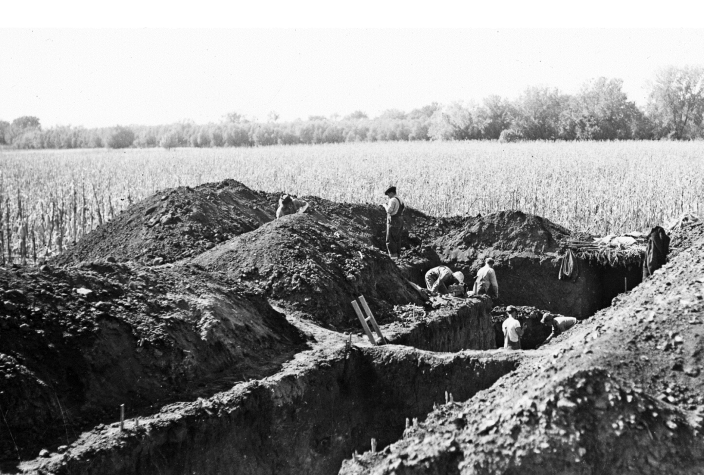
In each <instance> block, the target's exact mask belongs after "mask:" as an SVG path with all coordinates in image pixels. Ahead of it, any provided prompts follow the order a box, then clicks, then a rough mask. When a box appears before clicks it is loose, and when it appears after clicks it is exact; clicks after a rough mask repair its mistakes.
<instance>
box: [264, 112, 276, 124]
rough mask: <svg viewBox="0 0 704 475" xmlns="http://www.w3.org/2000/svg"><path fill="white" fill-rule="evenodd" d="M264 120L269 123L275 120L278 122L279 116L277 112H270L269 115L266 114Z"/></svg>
mask: <svg viewBox="0 0 704 475" xmlns="http://www.w3.org/2000/svg"><path fill="white" fill-rule="evenodd" d="M266 118H267V120H268V121H269V122H276V121H277V120H279V114H278V112H275V111H271V112H269V114H267V116H266Z"/></svg>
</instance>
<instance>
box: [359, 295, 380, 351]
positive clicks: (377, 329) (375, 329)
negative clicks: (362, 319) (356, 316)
mask: <svg viewBox="0 0 704 475" xmlns="http://www.w3.org/2000/svg"><path fill="white" fill-rule="evenodd" d="M357 300H359V302H360V303H361V304H362V308H364V311H365V312H367V315H369V318H371V320H372V326H373V327H374V331H375V332H376V334H377V335H379V340H380V341H381V342H382V343H386V338H384V335H382V333H381V328H379V325H377V323H376V318H374V314H373V313H372V311H371V309H370V308H369V305H367V299H365V298H364V295H360V296H359V298H358V299H357Z"/></svg>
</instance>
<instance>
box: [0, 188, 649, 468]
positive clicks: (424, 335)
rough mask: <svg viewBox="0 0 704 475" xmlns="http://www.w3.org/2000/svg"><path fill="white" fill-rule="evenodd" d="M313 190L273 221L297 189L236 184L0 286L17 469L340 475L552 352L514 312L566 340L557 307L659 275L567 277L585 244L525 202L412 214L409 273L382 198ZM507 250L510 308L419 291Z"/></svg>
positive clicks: (206, 191) (584, 267)
mask: <svg viewBox="0 0 704 475" xmlns="http://www.w3.org/2000/svg"><path fill="white" fill-rule="evenodd" d="M307 199H309V201H310V202H311V203H313V204H314V207H313V212H312V213H311V214H310V215H293V216H286V217H284V218H283V219H281V220H276V221H273V212H272V209H273V206H274V204H275V200H276V195H273V194H266V193H260V192H254V191H251V190H249V189H247V188H246V187H244V185H242V184H240V183H238V182H235V181H233V180H226V181H224V182H221V183H218V184H208V185H202V186H200V187H197V188H193V189H190V188H189V189H185V188H184V189H174V190H167V191H165V192H161V193H157V194H156V195H155V196H154V197H152V198H150V199H148V200H145V202H143V203H139V204H136V205H135V206H134V207H133V208H132V209H130V210H127V211H126V212H124V213H122V214H121V215H120V216H119V217H118V218H117V219H116V220H115V222H114V223H113V224H111V223H108V224H106V225H105V226H103V227H101V228H98V230H96V232H95V235H93V234H91V235H90V236H88V239H86V240H84V241H82V242H80V243H78V245H77V246H76V247H75V248H73V249H69V251H68V252H67V253H66V255H65V256H62V257H60V258H59V259H57V260H56V261H55V262H53V263H51V265H50V266H49V267H48V268H47V269H44V270H41V271H39V270H34V271H24V270H8V271H7V272H6V273H5V274H2V275H0V277H2V279H3V280H2V285H3V289H4V291H5V297H6V299H7V300H6V301H5V304H4V306H5V311H6V312H5V313H6V314H7V315H6V318H5V319H2V320H0V328H2V329H3V330H7V329H9V331H10V332H11V334H12V335H13V338H14V339H15V340H14V342H13V343H12V344H11V345H8V343H7V341H8V340H7V338H0V356H2V357H3V360H2V363H3V364H2V365H0V370H2V371H3V372H4V373H5V374H7V375H10V378H9V379H8V381H11V382H12V383H13V385H11V386H10V389H9V391H4V392H0V403H2V406H3V409H4V410H5V412H6V413H9V414H12V417H14V419H12V420H11V422H10V423H9V424H7V423H6V426H7V428H15V429H16V430H15V431H14V433H12V434H11V433H10V431H9V430H8V431H5V432H3V431H0V442H1V443H2V447H3V450H2V451H0V456H1V457H2V460H3V466H2V467H3V470H4V471H7V472H9V473H14V472H24V473H57V474H63V473H66V474H68V473H71V474H113V473H114V474H136V473H145V474H147V473H169V474H181V473H247V474H248V473H252V474H255V473H256V474H265V473H266V474H268V473H314V474H332V473H337V471H338V470H339V469H340V466H341V464H342V463H343V460H345V459H348V458H349V457H350V456H351V454H352V453H353V452H355V451H359V452H364V451H366V450H369V448H370V441H371V439H372V438H374V439H376V441H377V448H378V449H379V450H381V449H383V448H385V447H387V446H389V445H390V444H393V443H394V442H396V441H398V440H400V439H402V437H403V436H404V433H410V432H413V431H410V432H409V431H405V432H404V430H405V429H406V419H409V420H411V421H412V420H413V419H414V418H418V419H419V420H420V421H421V423H422V420H423V418H424V417H425V416H426V415H427V414H428V413H431V412H432V411H433V409H434V407H439V406H440V405H441V406H442V407H454V406H453V405H452V404H450V405H446V404H445V403H446V393H447V394H448V395H450V394H451V395H452V398H453V399H454V401H455V402H456V405H457V404H460V403H462V402H464V401H468V400H470V401H471V400H472V397H473V396H474V395H475V394H476V393H477V392H480V391H484V390H486V389H489V388H491V387H492V385H494V383H495V382H496V381H499V380H501V381H503V380H504V379H505V378H503V377H504V376H505V375H508V374H510V373H512V372H513V371H515V370H516V369H517V368H519V366H521V365H523V364H524V363H526V362H530V361H533V360H535V359H536V358H538V359H539V358H543V357H545V354H546V353H545V351H543V350H542V348H541V349H539V350H538V351H524V352H505V351H496V350H495V349H496V348H497V346H500V345H501V344H502V338H501V339H499V338H498V336H499V334H500V330H498V329H500V322H501V318H503V316H502V315H503V313H502V311H501V310H500V309H502V308H505V306H506V305H508V304H511V305H519V306H522V309H524V310H522V311H523V312H524V313H523V314H522V316H525V317H526V318H525V321H526V322H527V323H528V324H529V325H528V326H529V327H530V328H529V332H528V335H527V337H526V342H530V343H529V344H527V346H526V348H531V349H532V348H536V347H539V346H540V344H541V343H542V341H543V340H544V339H545V337H546V336H547V334H548V333H549V329H547V328H545V326H544V325H542V324H540V323H539V322H538V321H536V316H537V315H539V314H540V313H541V312H542V311H546V310H547V311H551V312H553V313H558V314H564V315H570V316H577V317H579V318H580V319H584V318H586V317H588V316H590V315H592V314H594V312H596V311H597V310H599V309H600V308H603V307H606V306H608V305H610V304H611V302H612V299H613V298H614V297H615V296H616V295H618V294H619V293H621V292H622V291H623V290H625V289H624V286H625V285H627V286H628V290H631V289H633V288H634V287H635V286H636V285H637V284H638V283H639V282H640V272H639V270H640V269H637V268H636V267H635V266H631V268H630V269H629V268H628V267H627V266H618V265H603V263H598V262H592V261H590V260H589V259H586V258H585V259H580V260H579V269H580V272H579V276H577V277H576V278H574V279H570V280H559V279H557V272H558V269H559V266H560V258H561V256H562V255H563V252H564V243H565V242H567V240H569V239H570V236H571V233H570V231H568V230H566V229H564V228H561V227H560V226H557V225H555V224H553V223H550V222H549V221H548V220H545V219H543V218H539V217H537V216H532V215H526V214H524V213H521V212H517V211H507V212H501V213H495V214H492V215H487V216H484V217H476V218H471V217H468V218H449V219H448V218H443V219H436V218H432V217H428V216H425V215H423V214H422V213H418V212H417V211H414V210H409V216H408V221H407V228H406V231H407V233H408V234H407V240H408V242H409V243H410V244H411V245H412V247H411V248H410V249H407V250H405V251H404V252H403V254H402V257H401V259H399V260H398V261H397V262H393V261H391V260H390V259H389V258H388V257H387V256H386V255H385V254H384V253H383V252H382V251H383V248H384V239H383V232H384V213H383V210H381V208H380V207H374V206H371V205H347V204H339V203H333V202H329V201H326V200H321V199H318V198H314V197H308V198H307ZM182 237H184V239H182ZM489 256H491V257H494V259H495V260H496V261H497V265H496V267H495V268H496V272H497V277H498V280H499V283H500V289H501V295H500V299H499V300H498V301H492V300H491V299H489V298H488V297H474V298H467V299H465V298H454V297H434V298H432V299H430V301H427V300H425V299H424V298H423V297H422V296H421V295H420V294H418V293H417V292H416V291H415V290H414V289H413V287H412V286H411V285H410V284H408V283H407V282H406V280H405V279H408V280H410V281H412V282H415V283H417V284H424V282H423V275H424V273H425V272H426V271H427V269H429V268H430V267H433V266H435V265H438V264H440V263H444V264H447V265H449V266H450V267H452V268H453V269H461V270H462V271H463V272H464V273H465V275H466V276H467V279H468V281H471V279H472V278H473V277H474V275H475V274H476V270H477V269H478V268H479V267H480V266H481V265H482V264H483V260H484V258H486V257H489ZM116 261H117V262H116ZM63 265H67V267H65V268H61V266H63ZM624 277H625V278H626V279H627V280H626V281H624ZM77 289H86V290H90V292H89V293H77ZM15 291H20V292H21V293H22V295H21V296H18V295H17V294H16V293H14V294H13V292H15ZM359 295H365V297H366V298H367V300H368V301H369V304H370V307H371V308H372V310H373V312H374V314H375V316H376V318H377V319H378V320H379V322H380V324H381V326H382V331H383V332H384V334H385V336H386V337H387V339H388V340H389V342H390V344H389V345H384V346H380V347H373V346H371V345H370V344H369V343H368V342H367V341H366V337H364V336H363V335H362V332H361V328H360V325H359V321H358V320H357V317H356V315H355V313H354V312H353V311H352V308H351V306H350V305H349V303H350V302H351V300H353V299H354V298H356V297H357V296H359ZM8 302H9V304H8ZM492 309H493V310H494V311H493V312H492ZM106 325H107V326H106ZM497 330H498V331H497ZM345 331H350V332H352V337H351V343H352V345H351V346H350V347H347V337H346V336H345V334H343V332H345ZM563 340H564V338H563V337H562V336H561V337H559V338H558V339H557V342H558V344H559V342H560V341H563ZM118 342H119V344H117V343H118ZM550 346H551V347H552V346H554V344H553V343H551V344H550ZM546 351H549V350H546ZM74 354H75V355H74ZM71 355H74V356H71ZM96 355H101V357H100V358H97V357H96ZM57 369H58V370H57ZM0 377H2V375H0ZM106 378H107V379H109V381H106ZM18 382H19V383H20V384H17V383H18ZM106 383H107V384H106ZM120 383H121V384H120ZM111 384H112V385H113V386H114V388H113V386H110V385H111ZM111 388H113V389H111ZM37 391H39V392H38V393H37ZM42 391H43V392H44V393H46V394H45V395H43V396H41V397H40V398H35V396H33V395H34V394H35V393H37V394H40V393H41V394H43V393H42ZM101 395H102V396H101ZM29 400H35V401H38V402H37V403H36V404H33V405H29V404H27V403H26V402H25V401H29ZM480 402H481V400H480V401H479V402H478V403H477V404H480ZM120 404H125V406H126V409H127V420H126V422H125V430H124V431H120V429H119V427H118V425H119V423H118V422H117V420H118V419H117V415H118V410H117V408H118V407H119V405H120ZM470 404H471V403H470ZM23 411H24V412H23ZM26 415H30V417H29V418H27V417H25V416H26ZM40 416H41V417H40ZM22 421H24V422H22ZM27 421H33V422H27ZM453 424H454V425H455V426H456V430H462V429H463V427H464V422H462V421H460V420H459V419H458V420H457V421H456V422H455V423H453ZM47 428H48V430H47ZM40 431H43V433H41V434H40ZM15 435H17V437H15ZM17 440H19V441H20V444H19V447H18V448H17V450H15V449H14V444H15V443H16V441H17ZM43 448H45V449H48V451H47V452H46V453H43V455H42V456H40V457H37V454H38V453H39V451H40V449H43ZM18 459H20V460H21V461H18Z"/></svg>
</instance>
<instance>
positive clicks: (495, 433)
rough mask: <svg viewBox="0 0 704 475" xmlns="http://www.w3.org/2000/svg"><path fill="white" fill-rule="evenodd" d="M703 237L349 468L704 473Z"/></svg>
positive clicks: (366, 470)
mask: <svg viewBox="0 0 704 475" xmlns="http://www.w3.org/2000/svg"><path fill="white" fill-rule="evenodd" d="M702 255H704V240H702V239H699V240H697V241H696V242H695V243H694V244H693V245H692V246H691V247H689V248H687V249H683V250H681V251H680V253H679V254H678V255H677V256H676V257H674V258H673V259H672V261H671V262H670V263H668V264H666V266H665V267H664V268H663V269H661V270H658V271H657V272H656V274H655V275H654V276H653V277H652V278H650V279H648V280H646V281H645V282H643V283H642V284H641V285H640V286H638V287H637V288H636V289H634V290H632V291H630V292H629V293H627V294H623V295H622V296H621V297H620V298H619V299H617V300H616V302H615V303H614V305H613V306H612V307H611V308H609V309H606V310H603V311H601V312H599V313H597V314H596V315H595V316H594V317H593V318H591V319H589V320H587V321H584V322H582V323H581V324H580V325H577V326H576V327H574V328H572V329H570V330H569V331H567V332H565V333H563V334H562V335H560V336H559V337H558V338H556V339H555V341H553V342H550V343H549V344H547V345H545V346H544V347H541V348H539V349H538V350H536V351H535V352H530V353H531V354H535V355H537V356H538V358H536V359H534V360H531V361H530V362H527V363H526V364H524V365H522V366H520V367H519V368H518V369H517V370H516V371H515V372H514V373H512V374H510V375H507V376H505V377H504V378H502V379H501V380H500V381H499V382H498V383H497V384H496V385H494V386H493V387H492V388H490V389H489V390H487V391H484V392H480V393H479V394H477V396H476V397H475V398H474V399H473V400H470V401H468V402H466V403H464V404H460V405H447V406H444V407H442V408H440V409H439V410H437V411H435V412H434V413H433V414H431V415H430V416H429V418H428V420H427V421H426V422H425V423H424V424H422V425H421V426H420V427H419V429H418V430H417V432H415V433H408V434H407V437H406V440H404V441H401V442H398V443H397V444H394V446H392V447H391V448H390V449H389V450H388V452H387V453H386V454H379V455H376V456H371V455H366V456H365V457H364V458H363V459H362V460H360V461H358V462H352V461H348V462H347V463H346V464H345V467H343V470H342V471H341V473H371V472H373V473H375V474H385V473H389V474H390V473H397V474H400V473H416V474H431V473H458V472H459V471H460V470H461V471H462V472H467V473H477V474H482V473H487V474H488V473H527V474H533V473H536V474H537V473H546V472H550V473H603V474H620V473H701V471H702V470H703V469H704V442H703V441H702V439H701V436H700V434H701V431H702V429H703V427H702V415H703V414H704V380H703V379H702V368H703V366H704V361H702V358H704V356H703V354H704V352H703V351H702V349H704V343H703V340H702V337H704V321H703V320H702V315H703V314H704V298H703V297H704V260H703V259H702V258H701V256H702Z"/></svg>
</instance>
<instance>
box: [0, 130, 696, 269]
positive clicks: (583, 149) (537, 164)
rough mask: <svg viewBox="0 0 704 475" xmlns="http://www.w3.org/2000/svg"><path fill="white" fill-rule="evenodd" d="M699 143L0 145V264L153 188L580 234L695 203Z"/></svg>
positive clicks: (641, 225) (34, 256)
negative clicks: (287, 198) (299, 199)
mask: <svg viewBox="0 0 704 475" xmlns="http://www.w3.org/2000/svg"><path fill="white" fill-rule="evenodd" d="M703 154H704V142H555V143H553V142H525V143H512V144H499V143H496V142H476V141H473V142H412V143H406V142H379V143H351V144H336V145H310V146H306V145H303V146H272V147H261V148H207V149H192V148H189V149H172V150H169V151H167V150H162V149H127V150H107V149H105V150H103V149H93V150H70V151H67V150H41V151H14V150H13V151H11V150H5V151H0V163H1V165H0V230H1V231H0V248H1V249H2V252H0V265H5V264H6V263H20V264H24V263H27V262H38V261H41V260H42V259H43V258H45V257H47V256H51V255H54V254H57V253H61V252H62V251H63V250H64V249H65V248H66V246H67V245H69V244H71V243H73V242H75V241H77V240H78V239H80V238H81V237H82V236H84V235H85V234H87V233H89V232H90V231H91V230H92V229H94V228H95V227H96V226H98V225H100V224H101V223H103V222H105V221H107V220H109V219H111V218H112V217H113V216H115V214H116V213H119V212H120V211H122V210H123V209H125V208H126V207H128V206H129V205H130V204H131V203H133V202H135V201H138V200H140V199H142V198H144V197H146V196H148V195H150V194H152V193H155V192H156V191H157V190H161V189H165V188H170V187H174V186H185V185H189V186H193V185H197V184H200V183H204V182H209V181H219V180H222V179H224V178H234V179H236V180H239V181H241V182H243V183H244V184H245V185H247V186H249V187H251V188H253V189H261V190H265V191H286V192H288V193H293V194H295V195H299V196H302V195H317V196H321V197H323V198H328V199H331V200H335V201H349V202H373V203H381V202H384V201H385V197H384V195H383V191H384V189H385V188H386V187H387V186H389V185H390V184H394V185H396V186H397V187H398V189H399V195H400V196H401V197H402V198H403V199H404V200H405V202H406V204H408V205H409V206H412V207H415V208H417V209H420V210H422V211H424V212H426V213H428V214H431V215H436V216H450V215H467V214H470V215H474V214H476V213H482V214H485V213H490V212H494V211H498V210H502V209H520V210H523V211H525V212H527V213H533V214H537V215H540V216H543V217H546V218H548V219H550V220H552V221H554V222H556V223H558V224H561V225H563V226H565V227H567V228H570V229H573V230H579V231H587V232H591V233H594V234H600V235H604V234H610V233H621V232H628V231H646V230H648V228H650V227H652V226H654V225H657V224H663V223H665V222H667V221H668V220H670V219H672V218H674V217H677V216H679V215H681V214H683V213H686V212H689V213H694V214H701V212H702V210H703V209H704V159H703V158H702V155H703Z"/></svg>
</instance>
